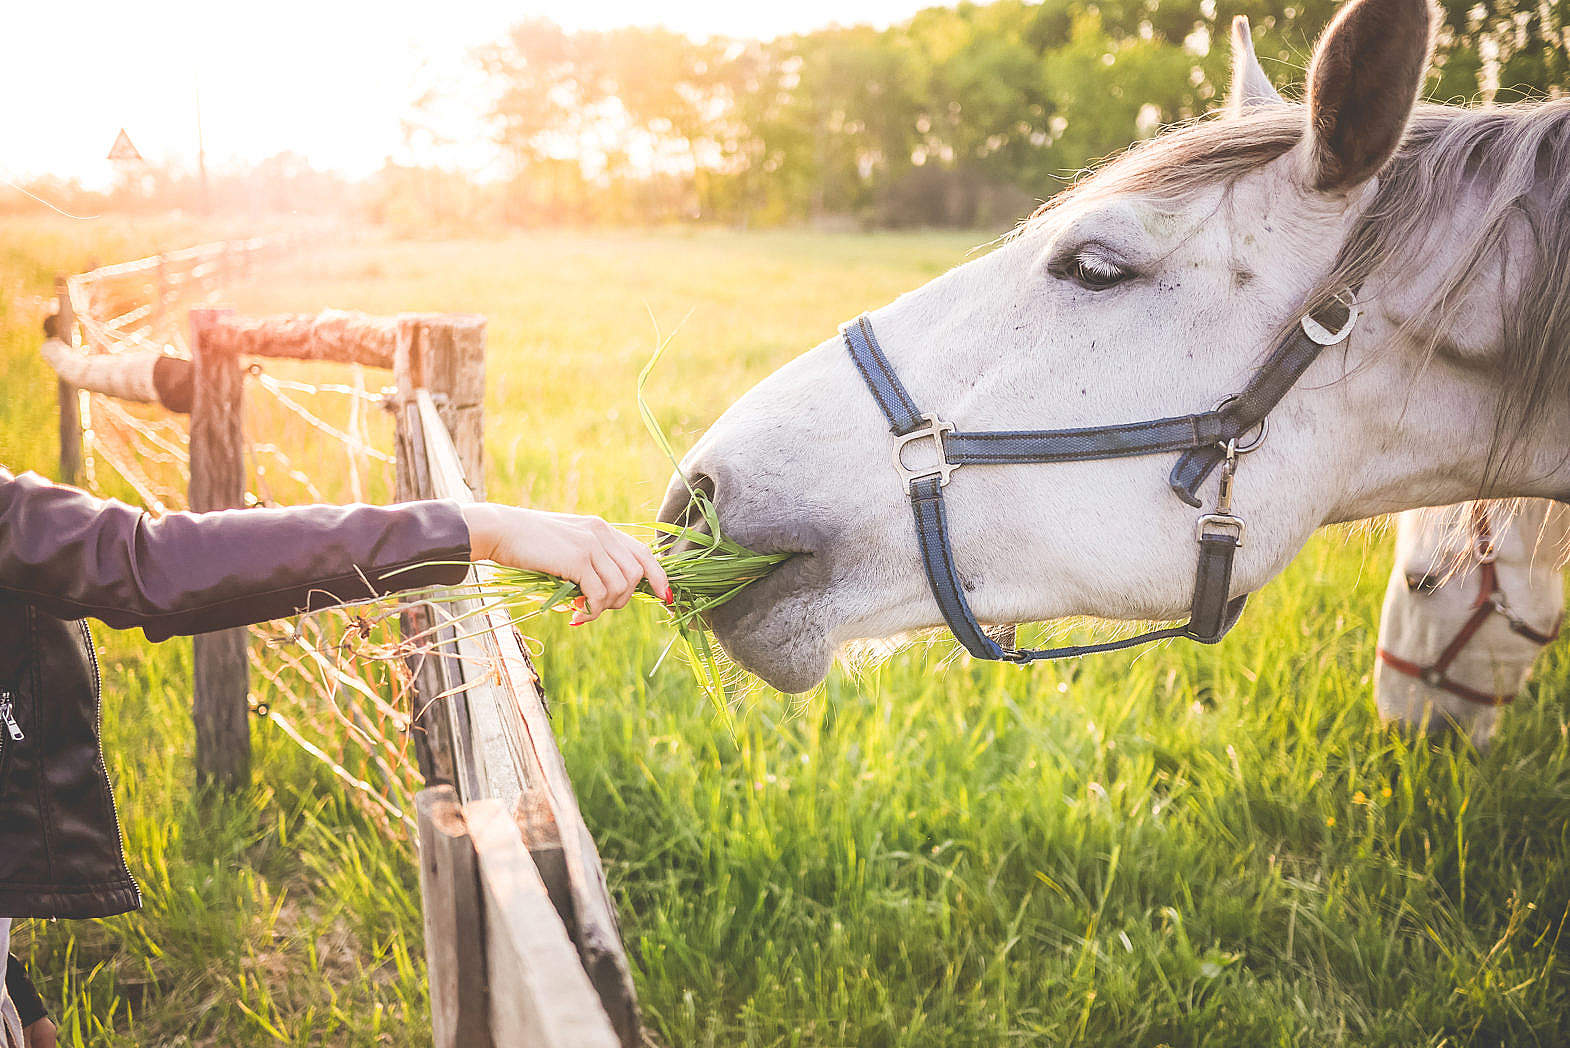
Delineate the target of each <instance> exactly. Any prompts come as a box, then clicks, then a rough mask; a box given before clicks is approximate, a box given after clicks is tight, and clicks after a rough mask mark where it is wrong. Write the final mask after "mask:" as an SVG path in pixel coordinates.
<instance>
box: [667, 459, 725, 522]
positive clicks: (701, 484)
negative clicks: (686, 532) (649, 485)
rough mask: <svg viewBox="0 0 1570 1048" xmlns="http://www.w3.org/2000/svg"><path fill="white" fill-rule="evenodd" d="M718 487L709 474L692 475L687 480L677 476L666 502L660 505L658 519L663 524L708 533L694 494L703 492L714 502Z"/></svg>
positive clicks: (672, 480) (673, 478)
mask: <svg viewBox="0 0 1570 1048" xmlns="http://www.w3.org/2000/svg"><path fill="white" fill-rule="evenodd" d="M717 487H718V485H716V484H715V482H714V478H713V477H711V476H709V475H708V474H707V473H696V472H694V473H690V474H688V475H687V476H686V478H685V479H683V477H682V475H681V474H677V475H676V476H674V477H672V478H671V484H670V487H669V488H667V489H666V492H665V500H664V501H663V502H662V503H661V504H660V512H659V516H658V517H657V518H656V519H657V520H659V521H660V523H662V524H670V525H673V526H675V527H678V528H690V529H692V530H694V531H700V532H707V531H708V528H709V526H708V522H707V521H706V520H705V519H704V516H703V511H702V510H701V509H699V507H698V506H697V505H696V500H695V498H694V494H693V493H694V492H701V493H702V494H703V496H704V497H705V498H707V499H708V500H709V501H710V502H712V501H714V493H715V491H716V490H717Z"/></svg>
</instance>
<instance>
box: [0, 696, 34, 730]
mask: <svg viewBox="0 0 1570 1048" xmlns="http://www.w3.org/2000/svg"><path fill="white" fill-rule="evenodd" d="M15 707H16V696H15V695H12V694H11V693H10V692H9V691H6V690H5V689H4V688H0V724H3V725H5V732H6V734H7V735H9V736H11V741H12V742H21V741H22V740H23V739H25V738H27V736H26V735H24V734H23V733H22V726H21V725H20V724H18V723H16V713H15Z"/></svg>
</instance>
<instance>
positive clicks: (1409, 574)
mask: <svg viewBox="0 0 1570 1048" xmlns="http://www.w3.org/2000/svg"><path fill="white" fill-rule="evenodd" d="M1458 511H1459V512H1458ZM1567 537H1570V510H1567V509H1566V508H1565V507H1564V506H1559V505H1555V504H1554V503H1551V502H1547V501H1544V500H1541V499H1535V500H1530V501H1523V502H1522V503H1521V504H1520V505H1519V506H1517V507H1511V506H1509V505H1507V504H1502V503H1485V502H1475V503H1470V504H1468V505H1466V506H1461V507H1449V508H1444V509H1417V510H1408V511H1407V512H1405V513H1402V514H1401V516H1400V517H1399V518H1398V520H1397V523H1396V563H1395V568H1394V569H1393V570H1392V571H1391V573H1390V582H1389V584H1388V585H1387V586H1386V588H1385V605H1384V612H1383V614H1382V615H1381V616H1380V622H1379V649H1378V658H1379V662H1378V664H1377V665H1376V667H1375V672H1374V697H1375V699H1376V701H1377V703H1378V706H1379V712H1380V714H1381V715H1382V716H1384V717H1385V718H1386V719H1389V720H1393V721H1397V722H1399V723H1402V724H1404V725H1407V726H1409V727H1412V728H1419V729H1426V730H1429V731H1436V732H1437V731H1447V730H1451V729H1454V730H1455V731H1457V732H1459V733H1460V734H1462V735H1465V736H1467V737H1468V738H1469V739H1471V741H1472V743H1473V744H1474V745H1476V746H1479V747H1483V746H1486V745H1487V744H1488V741H1489V740H1490V739H1491V738H1492V737H1493V735H1494V731H1495V730H1496V728H1497V727H1498V723H1499V714H1500V710H1501V708H1502V707H1503V706H1505V705H1506V704H1508V703H1509V702H1510V701H1511V700H1512V699H1514V698H1515V695H1516V693H1517V692H1519V691H1520V690H1521V688H1522V686H1523V685H1525V684H1526V680H1527V677H1528V676H1529V675H1530V674H1531V672H1532V664H1533V663H1535V662H1536V661H1537V656H1538V655H1539V654H1541V652H1542V650H1543V647H1544V645H1545V644H1547V643H1548V642H1549V641H1550V640H1552V639H1553V638H1554V637H1555V636H1556V635H1557V634H1558V632H1559V620H1560V616H1561V615H1562V614H1563V612H1564V605H1565V598H1564V584H1563V582H1562V581H1561V568H1560V563H1561V559H1560V558H1561V557H1562V555H1563V553H1564V545H1565V541H1566V538H1567Z"/></svg>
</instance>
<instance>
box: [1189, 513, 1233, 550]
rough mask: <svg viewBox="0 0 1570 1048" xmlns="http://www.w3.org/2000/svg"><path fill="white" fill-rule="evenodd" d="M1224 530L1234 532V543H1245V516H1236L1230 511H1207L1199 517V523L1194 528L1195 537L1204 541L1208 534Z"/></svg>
mask: <svg viewBox="0 0 1570 1048" xmlns="http://www.w3.org/2000/svg"><path fill="white" fill-rule="evenodd" d="M1223 530H1231V531H1232V532H1233V535H1232V543H1233V545H1236V546H1242V545H1243V518H1242V517H1235V516H1233V515H1232V514H1230V513H1206V514H1205V515H1204V516H1203V517H1200V518H1199V524H1198V525H1197V526H1196V527H1195V528H1194V537H1195V538H1197V539H1198V540H1199V541H1201V542H1203V541H1205V536H1206V535H1211V534H1215V533H1216V532H1218V531H1223Z"/></svg>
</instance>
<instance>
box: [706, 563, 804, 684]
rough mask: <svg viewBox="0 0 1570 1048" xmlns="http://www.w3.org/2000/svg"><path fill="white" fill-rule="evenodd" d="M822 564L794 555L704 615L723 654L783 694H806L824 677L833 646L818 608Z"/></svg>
mask: <svg viewBox="0 0 1570 1048" xmlns="http://www.w3.org/2000/svg"><path fill="white" fill-rule="evenodd" d="M821 573H822V562H821V561H819V560H818V559H817V558H815V557H813V556H812V555H810V554H798V555H797V556H795V557H792V558H791V559H790V560H788V561H786V562H785V563H783V564H781V565H780V566H779V567H777V568H775V569H774V570H773V571H772V572H770V573H769V574H768V576H767V577H765V578H763V579H760V580H759V581H758V582H755V583H753V584H752V585H751V586H749V587H747V589H745V590H743V591H742V592H741V593H740V594H738V595H737V596H736V597H734V598H732V599H731V600H729V601H727V602H726V603H724V604H722V605H720V606H719V607H718V608H715V609H714V610H713V611H711V612H709V613H708V614H706V615H705V616H704V621H705V622H707V623H708V626H709V628H710V629H712V630H713V631H714V637H715V639H716V640H718V641H719V642H720V646H721V647H722V648H724V649H725V653H726V654H727V655H729V656H730V658H731V659H732V660H733V661H735V663H736V664H737V665H739V666H740V667H741V668H742V669H744V670H746V671H747V672H749V673H752V674H754V675H756V676H757V677H759V678H761V679H762V680H763V682H764V683H766V684H768V685H769V686H771V687H774V688H778V689H779V690H780V691H783V692H790V693H799V692H804V691H810V690H811V689H812V688H814V687H816V686H817V685H818V684H820V683H822V681H823V678H824V677H825V676H827V675H828V672H829V666H830V665H831V664H832V663H833V660H834V647H833V645H832V644H831V643H830V640H829V634H828V631H827V630H826V629H825V628H824V625H823V621H822V616H821V615H820V614H819V609H820V607H821V606H822V602H823V597H824V593H823V589H822V587H821V585H820V584H819V581H820V580H819V579H818V578H817V576H818V575H820V574H821Z"/></svg>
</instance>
